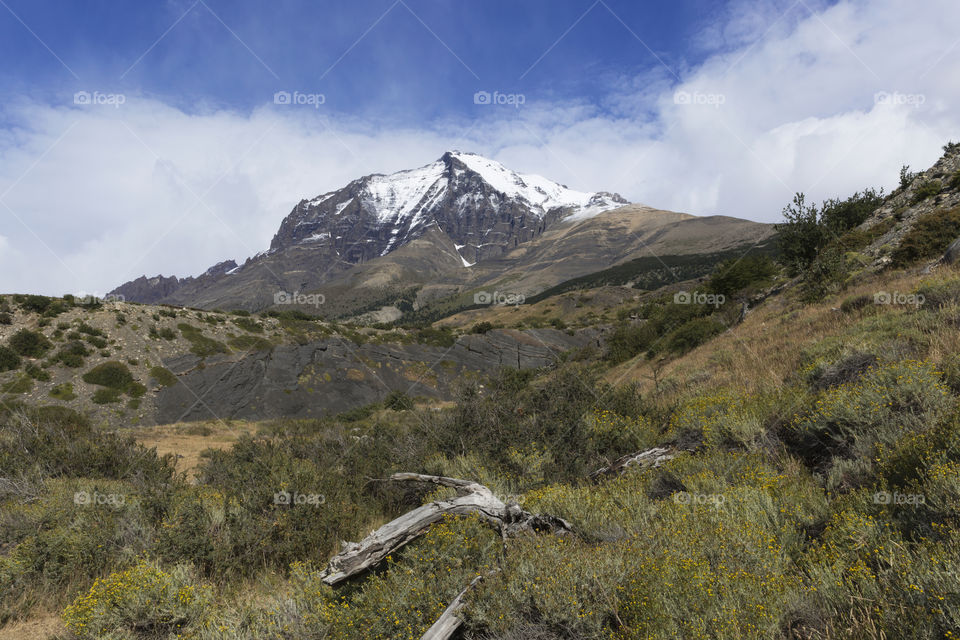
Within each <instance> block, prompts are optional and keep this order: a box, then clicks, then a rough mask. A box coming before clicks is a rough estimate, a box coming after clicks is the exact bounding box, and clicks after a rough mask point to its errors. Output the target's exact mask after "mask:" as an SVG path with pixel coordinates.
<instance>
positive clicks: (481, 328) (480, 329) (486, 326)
mask: <svg viewBox="0 0 960 640" xmlns="http://www.w3.org/2000/svg"><path fill="white" fill-rule="evenodd" d="M491 329H493V323H491V322H487V321H486V320H484V321H483V322H478V323H477V324H475V325H473V327H471V329H470V333H474V334H481V335H482V334H485V333H486V332H487V331H490V330H491Z"/></svg>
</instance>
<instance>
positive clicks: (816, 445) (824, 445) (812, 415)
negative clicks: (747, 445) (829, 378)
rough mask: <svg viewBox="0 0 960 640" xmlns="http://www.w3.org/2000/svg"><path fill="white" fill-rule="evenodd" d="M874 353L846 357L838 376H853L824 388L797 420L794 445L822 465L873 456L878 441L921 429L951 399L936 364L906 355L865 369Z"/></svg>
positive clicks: (940, 413)
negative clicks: (846, 360)
mask: <svg viewBox="0 0 960 640" xmlns="http://www.w3.org/2000/svg"><path fill="white" fill-rule="evenodd" d="M870 357H871V356H869V355H862V354H855V356H854V357H853V358H851V359H848V360H849V361H850V363H851V364H849V366H846V367H845V369H844V372H841V373H840V376H841V378H840V379H842V378H843V377H846V378H847V379H848V380H850V381H848V382H844V383H842V384H840V385H839V386H837V387H834V388H831V389H829V390H827V391H825V392H823V393H822V394H821V395H820V396H819V397H818V398H817V400H816V402H815V404H814V407H813V408H810V409H808V410H807V411H805V412H802V413H800V414H799V415H798V416H797V418H796V419H795V420H794V423H793V426H792V429H793V433H792V434H791V438H792V440H791V447H792V448H793V450H794V452H795V453H796V454H797V455H799V456H800V457H801V458H802V459H804V460H805V461H806V462H807V463H808V464H809V465H811V466H812V467H814V468H816V469H818V470H827V469H828V468H829V467H830V466H831V465H832V464H834V463H835V462H836V460H837V459H861V460H866V461H871V460H873V459H874V458H875V456H876V448H877V447H878V446H880V447H884V446H889V445H891V444H893V443H894V442H896V441H897V440H898V439H899V438H900V437H901V436H902V435H903V434H904V433H907V432H917V431H921V430H923V429H924V428H926V426H927V425H930V424H933V423H935V422H936V421H937V420H938V419H939V418H941V417H942V416H943V415H945V413H946V411H948V410H949V408H950V407H951V406H952V404H953V400H952V397H951V395H950V391H949V389H948V388H947V386H946V385H945V384H944V383H943V381H942V380H941V379H940V376H939V375H938V373H937V372H936V370H935V367H934V366H933V365H932V364H930V363H928V362H917V361H908V360H904V361H900V362H895V363H892V364H883V365H876V366H873V367H871V368H867V369H866V370H864V366H866V365H867V363H868V362H869V359H870Z"/></svg>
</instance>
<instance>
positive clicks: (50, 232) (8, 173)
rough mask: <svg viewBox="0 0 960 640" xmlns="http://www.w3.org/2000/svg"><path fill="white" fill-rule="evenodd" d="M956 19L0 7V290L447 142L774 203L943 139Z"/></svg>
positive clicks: (278, 1) (853, 3) (315, 1)
mask: <svg viewBox="0 0 960 640" xmlns="http://www.w3.org/2000/svg"><path fill="white" fill-rule="evenodd" d="M956 24H960V4H958V3H957V2H956V0H926V1H925V3H924V5H923V10H918V9H917V7H916V5H914V4H912V3H906V2H903V1H902V0H728V1H727V2H707V1H702V0H676V1H663V2H630V1H627V0H583V1H576V2H574V1H572V0H511V1H506V0H482V1H481V0H460V1H454V0H402V1H399V0H352V1H346V0H312V1H306V0H275V1H274V2H266V1H257V2H253V1H245V0H233V1H227V0H202V1H200V0H170V1H167V2H147V1H138V2H132V1H128V2H121V1H120V0H112V1H107V0H84V1H83V2H77V1H76V0H0V56H2V59H3V61H4V63H3V65H2V66H0V96H2V100H0V291H3V292H13V291H17V292H21V291H22V292H37V293H46V294H54V295H56V294H62V293H64V292H87V293H98V294H103V293H105V292H106V291H109V290H110V289H112V288H113V287H114V286H116V285H117V284H119V283H121V282H123V281H125V280H129V279H131V278H135V277H137V276H139V275H143V274H147V275H155V274H158V273H163V274H165V275H169V274H176V275H181V276H185V275H195V274H198V273H201V272H202V271H204V270H205V269H206V268H207V267H209V266H210V265H212V264H214V263H217V262H220V261H222V260H225V259H228V258H232V259H236V260H238V261H242V260H244V259H245V258H246V257H248V256H251V255H253V254H255V253H257V252H258V251H261V250H263V249H265V248H266V247H267V246H268V245H269V242H270V238H271V237H272V235H273V234H274V233H275V231H276V229H277V228H278V226H279V224H280V221H281V220H282V219H283V217H284V216H285V215H287V214H288V213H289V212H290V210H291V208H292V207H293V206H294V205H295V204H296V203H297V202H298V201H299V200H300V199H302V198H311V197H314V196H316V195H318V194H321V193H324V192H327V191H330V190H333V189H336V188H339V187H341V186H343V185H344V184H346V183H347V182H349V181H350V180H352V179H355V178H357V177H360V176H363V175H367V174H370V173H374V172H380V173H386V172H390V171H396V170H400V169H404V168H411V167H417V166H422V165H424V164H427V163H429V162H431V161H433V160H435V159H437V158H438V157H440V156H441V155H442V153H443V152H444V151H445V150H447V149H461V150H465V151H475V152H478V153H482V154H484V155H487V156H489V157H492V158H494V159H496V160H499V161H500V162H502V163H503V164H505V165H506V166H508V167H510V168H512V169H515V170H517V171H521V172H524V173H536V174H540V175H543V176H546V177H548V178H550V179H553V180H556V181H558V182H561V183H564V184H566V185H568V186H570V187H571V188H575V189H578V190H582V191H599V190H606V191H615V192H619V193H620V194H622V195H623V196H625V197H627V198H628V199H630V200H631V201H633V202H640V203H644V204H648V205H651V206H654V207H658V208H663V209H670V210H674V211H683V212H689V213H693V214H697V215H714V214H717V215H729V216H737V217H742V218H749V219H752V220H758V221H764V222H775V221H777V220H779V218H780V212H781V209H782V208H783V206H784V205H785V204H786V203H788V202H789V201H790V200H791V198H792V196H793V194H794V193H795V192H797V191H803V192H805V193H806V194H807V195H808V198H809V199H810V200H814V201H818V200H822V199H826V198H832V197H843V196H845V195H848V194H850V193H852V192H854V191H856V190H859V189H862V188H864V187H868V186H871V187H886V188H887V189H888V190H889V189H890V188H892V187H893V186H895V185H896V182H897V174H898V171H899V168H900V166H901V165H902V164H910V165H912V166H913V167H914V168H925V167H927V166H929V165H930V164H932V163H933V162H934V161H935V160H936V159H937V158H938V157H939V155H940V149H941V147H942V145H943V144H944V143H945V142H947V141H948V140H951V139H953V140H960V111H958V110H957V109H956V105H957V104H960V34H958V33H957V32H956V28H955V25H956ZM78 92H82V93H79V97H78V98H77V99H75V95H78ZM277 92H287V93H289V94H290V95H291V97H292V98H293V100H292V101H294V102H296V101H297V99H299V100H301V101H302V102H303V104H283V101H281V103H280V104H277V103H275V100H274V96H275V94H277ZM477 92H487V93H489V94H490V95H491V96H493V95H497V96H499V97H500V98H501V100H502V101H503V102H505V103H507V104H489V103H487V104H476V103H475V95H476V94H477ZM281 95H285V94H281ZM485 95H486V93H483V94H481V96H485ZM84 96H88V97H89V98H90V99H89V100H87V99H86V98H85V97H84ZM321 97H322V100H321Z"/></svg>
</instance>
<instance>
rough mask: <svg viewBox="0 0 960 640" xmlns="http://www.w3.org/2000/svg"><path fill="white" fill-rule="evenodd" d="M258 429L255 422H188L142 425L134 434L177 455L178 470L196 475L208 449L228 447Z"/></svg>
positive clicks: (145, 441) (144, 443)
mask: <svg viewBox="0 0 960 640" xmlns="http://www.w3.org/2000/svg"><path fill="white" fill-rule="evenodd" d="M256 431H257V423H256V422H242V421H230V422H229V423H228V422H222V421H207V422H186V423H178V424H169V425H161V426H157V427H147V428H139V429H135V430H133V434H134V435H135V437H136V438H137V441H139V442H140V443H141V444H143V445H144V446H147V447H156V449H157V453H158V454H160V455H164V454H167V453H172V454H174V455H176V456H177V471H181V472H185V473H186V474H187V476H188V477H191V478H192V477H193V476H194V474H195V472H196V470H197V466H198V465H199V464H200V454H201V452H203V451H204V450H206V449H229V448H230V447H232V446H233V443H235V442H236V441H237V439H238V438H240V436H242V435H247V434H253V433H256Z"/></svg>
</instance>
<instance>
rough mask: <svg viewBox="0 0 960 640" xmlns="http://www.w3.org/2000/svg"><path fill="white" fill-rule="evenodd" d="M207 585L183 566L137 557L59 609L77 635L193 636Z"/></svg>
mask: <svg viewBox="0 0 960 640" xmlns="http://www.w3.org/2000/svg"><path fill="white" fill-rule="evenodd" d="M212 603H213V598H212V591H211V590H210V589H209V588H208V587H205V586H200V585H197V584H195V582H194V579H193V577H192V576H191V574H190V571H189V570H188V569H187V568H186V567H184V566H177V567H174V568H173V569H172V570H171V571H169V572H168V571H165V570H163V569H161V568H160V567H159V566H158V565H157V564H156V563H152V562H148V561H140V562H138V563H137V564H136V566H134V567H131V568H130V569H127V570H126V571H122V572H118V573H112V574H110V575H109V576H107V577H106V578H104V579H102V580H98V581H97V582H96V583H95V584H94V585H93V586H92V587H91V588H90V590H89V591H88V592H87V593H85V594H82V595H80V596H79V597H77V599H76V600H74V601H73V604H71V605H70V606H69V607H67V608H66V610H65V611H64V613H63V620H64V623H65V624H66V626H67V628H68V629H70V630H71V631H72V632H73V633H75V634H76V636H77V637H78V638H80V639H81V640H83V639H87V638H90V639H94V638H104V637H116V638H120V637H131V638H132V637H145V636H144V630H145V629H146V630H149V637H153V638H174V637H185V636H189V637H193V636H194V635H195V634H196V633H197V632H198V631H199V630H200V629H201V628H202V627H203V623H204V621H205V618H206V616H207V615H209V608H210V605H211V604H212Z"/></svg>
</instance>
